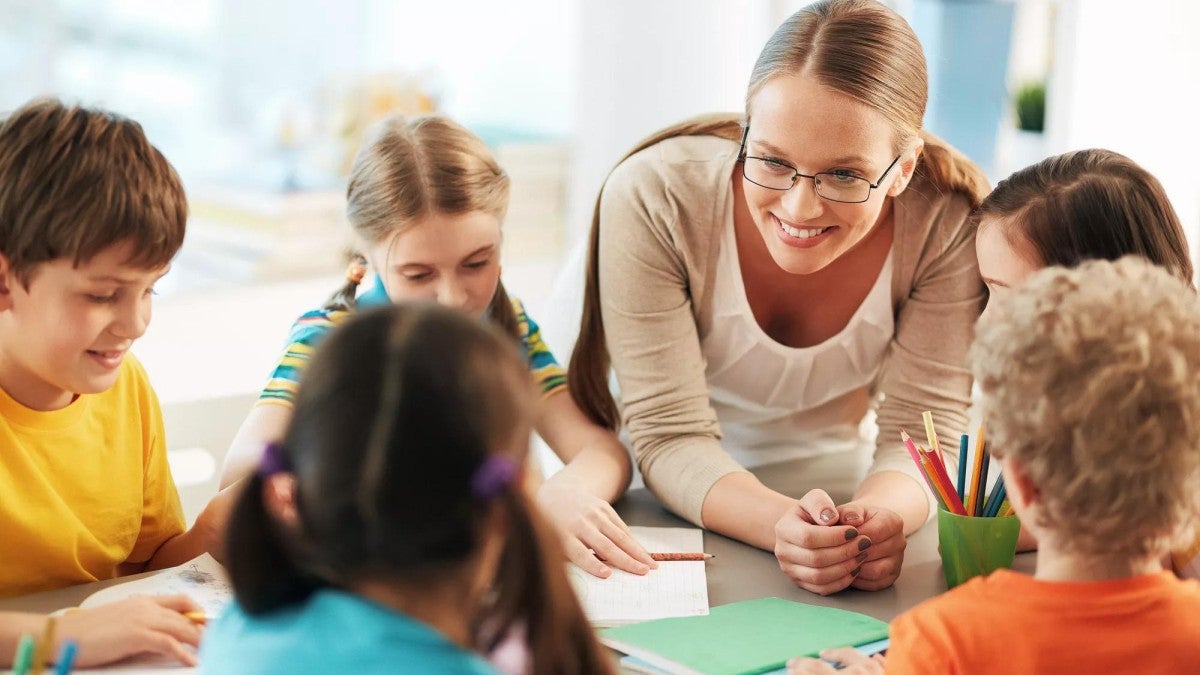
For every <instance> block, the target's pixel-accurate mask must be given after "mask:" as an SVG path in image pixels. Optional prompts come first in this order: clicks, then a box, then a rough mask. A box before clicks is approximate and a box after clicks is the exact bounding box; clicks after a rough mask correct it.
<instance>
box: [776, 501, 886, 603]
mask: <svg viewBox="0 0 1200 675" xmlns="http://www.w3.org/2000/svg"><path fill="white" fill-rule="evenodd" d="M856 513H857V512H856ZM840 517H841V516H840V513H839V511H838V509H837V507H836V506H835V505H834V503H833V500H832V499H831V498H830V497H829V495H828V494H826V492H825V491H824V490H810V491H809V492H808V493H807V494H805V495H804V496H803V497H801V498H800V501H799V502H798V503H797V504H796V506H795V507H793V508H792V510H791V511H788V512H787V513H786V514H784V516H783V518H780V519H779V522H778V523H776V524H775V557H776V558H778V560H779V568H780V569H781V570H783V573H784V574H786V575H787V576H788V577H789V578H790V579H791V580H792V582H793V583H795V584H796V585H797V586H799V587H800V588H803V589H804V590H807V591H812V592H813V593H817V594H820V595H829V594H831V593H836V592H838V591H840V590H842V589H844V588H846V587H847V586H850V585H851V584H852V583H853V582H854V580H855V577H857V576H858V575H859V574H861V572H862V565H863V563H864V562H866V561H867V560H868V559H869V557H870V556H871V554H872V550H871V549H873V548H875V544H874V541H873V540H872V538H871V537H870V536H864V535H866V534H867V533H866V532H862V531H860V530H859V528H858V527H855V526H853V525H852V524H850V523H846V522H843V521H841V520H840ZM863 522H864V521H863V520H862V518H861V517H860V519H859V521H858V523H856V524H854V525H862V524H863ZM877 529H878V528H872V530H877ZM901 539H903V535H901Z"/></svg>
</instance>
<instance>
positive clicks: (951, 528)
mask: <svg viewBox="0 0 1200 675" xmlns="http://www.w3.org/2000/svg"><path fill="white" fill-rule="evenodd" d="M937 515H938V544H939V546H940V549H941V556H942V573H943V574H944V575H945V576H946V586H947V587H948V588H954V587H955V586H957V585H959V584H961V583H962V582H964V581H966V580H968V579H970V578H971V577H977V576H980V575H984V574H988V573H990V572H992V571H994V570H998V569H1001V568H1009V567H1012V563H1013V556H1014V555H1015V554H1016V552H1017V535H1018V534H1020V532H1021V521H1019V520H1017V517H1016V516H1005V517H1003V518H974V517H969V516H960V515H958V514H957V513H950V512H949V511H945V510H943V509H938V514H937Z"/></svg>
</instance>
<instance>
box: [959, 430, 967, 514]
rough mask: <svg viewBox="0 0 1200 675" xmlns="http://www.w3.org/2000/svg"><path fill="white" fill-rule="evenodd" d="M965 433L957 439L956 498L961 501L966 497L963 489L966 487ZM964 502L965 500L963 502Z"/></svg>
mask: <svg viewBox="0 0 1200 675" xmlns="http://www.w3.org/2000/svg"><path fill="white" fill-rule="evenodd" d="M967 438H968V437H967V435H966V434H963V435H962V436H961V437H960V438H959V439H958V499H959V501H962V500H964V499H966V494H965V493H964V492H963V490H965V489H966V487H967V485H966V484H967ZM964 503H965V502H964Z"/></svg>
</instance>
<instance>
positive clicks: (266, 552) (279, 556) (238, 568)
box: [225, 472, 324, 615]
mask: <svg viewBox="0 0 1200 675" xmlns="http://www.w3.org/2000/svg"><path fill="white" fill-rule="evenodd" d="M264 484H265V482H264V480H263V477H262V476H261V475H260V474H259V473H257V472H255V473H254V475H252V476H250V478H248V479H246V484H245V485H244V486H243V487H242V492H241V494H240V495H238V497H237V502H236V503H235V504H234V507H233V512H232V513H231V514H230V518H229V529H228V532H227V534H226V537H225V547H226V560H225V567H226V569H227V570H228V571H229V579H230V581H231V582H232V584H233V591H234V594H235V595H236V596H237V601H238V603H239V604H240V605H241V606H242V609H244V610H245V611H246V613H247V614H251V615H257V614H265V613H267V612H270V611H272V610H275V609H278V608H280V607H284V606H286V605H291V604H294V603H298V602H302V601H303V600H305V599H306V598H307V597H308V596H310V595H312V593H313V591H315V590H316V589H317V588H319V587H321V586H322V585H324V584H323V583H321V582H319V581H318V580H317V579H316V578H315V577H313V576H311V575H307V574H305V573H304V572H302V571H301V569H300V568H299V567H298V566H297V565H296V563H295V560H294V559H293V556H292V553H291V551H289V547H288V545H287V544H286V543H285V541H284V540H283V537H282V533H281V532H280V531H279V528H280V525H279V523H276V522H275V521H274V520H273V519H272V518H271V515H270V514H269V513H267V508H266V505H265V504H264V503H263V487H264Z"/></svg>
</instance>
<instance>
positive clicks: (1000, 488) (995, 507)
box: [983, 476, 1007, 518]
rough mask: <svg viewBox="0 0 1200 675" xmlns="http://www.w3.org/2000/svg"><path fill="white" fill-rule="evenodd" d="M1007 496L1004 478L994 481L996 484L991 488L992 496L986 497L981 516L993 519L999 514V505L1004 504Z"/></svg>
mask: <svg viewBox="0 0 1200 675" xmlns="http://www.w3.org/2000/svg"><path fill="white" fill-rule="evenodd" d="M1006 495H1007V489H1006V488H1005V487H1004V476H1000V477H999V478H997V479H996V484H995V485H994V486H992V494H991V495H990V496H989V497H988V503H987V505H986V506H985V507H984V509H983V515H984V517H987V518H994V517H996V514H997V513H999V512H1000V504H1002V503H1004V499H1005V497H1006Z"/></svg>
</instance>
